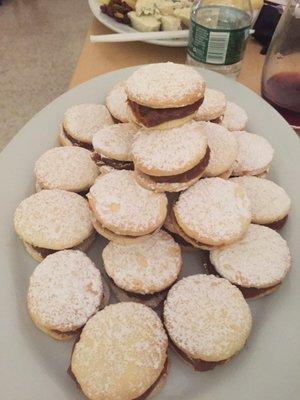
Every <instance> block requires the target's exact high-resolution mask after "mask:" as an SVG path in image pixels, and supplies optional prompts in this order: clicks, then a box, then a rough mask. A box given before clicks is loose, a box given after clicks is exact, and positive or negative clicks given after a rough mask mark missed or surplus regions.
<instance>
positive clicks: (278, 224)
mask: <svg viewBox="0 0 300 400" xmlns="http://www.w3.org/2000/svg"><path fill="white" fill-rule="evenodd" d="M287 219H288V215H286V216H285V217H284V218H282V219H279V220H278V221H274V222H271V223H270V224H263V225H264V226H267V227H268V228H271V229H275V230H276V231H277V230H278V229H281V228H282V227H283V225H284V224H285V223H286V221H287Z"/></svg>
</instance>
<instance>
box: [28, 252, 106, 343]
mask: <svg viewBox="0 0 300 400" xmlns="http://www.w3.org/2000/svg"><path fill="white" fill-rule="evenodd" d="M103 302H104V291H103V285H102V279H101V275H100V272H99V270H98V269H97V268H96V267H95V265H94V263H93V262H92V261H91V260H90V259H89V258H88V257H87V256H86V255H85V254H84V253H82V252H81V251H78V250H63V251H58V252H56V253H55V254H51V255H49V256H48V257H46V258H45V260H43V261H42V262H41V263H40V264H39V265H38V266H37V267H36V268H35V270H34V272H33V274H32V275H31V277H30V281H29V289H28V295H27V306H28V311H29V314H30V316H31V318H32V320H33V322H34V323H35V325H36V326H37V327H38V328H39V329H40V330H41V331H43V332H45V333H47V334H48V335H50V336H51V337H53V338H54V339H58V340H67V339H71V338H72V337H74V336H75V335H77V334H79V333H80V330H81V328H82V327H83V326H84V325H85V323H86V322H87V320H88V319H89V318H90V317H91V316H92V315H94V314H95V313H96V312H97V311H98V310H99V309H100V308H101V307H103V305H104V304H103Z"/></svg>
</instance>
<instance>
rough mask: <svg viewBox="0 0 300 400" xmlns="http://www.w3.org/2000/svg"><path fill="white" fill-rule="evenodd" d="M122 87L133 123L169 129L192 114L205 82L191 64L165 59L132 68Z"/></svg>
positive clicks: (198, 102)
mask: <svg viewBox="0 0 300 400" xmlns="http://www.w3.org/2000/svg"><path fill="white" fill-rule="evenodd" d="M125 90H126V94H127V97H128V105H129V109H130V113H131V117H132V119H133V121H134V122H136V123H137V124H139V125H142V126H145V127H147V128H154V127H155V128H157V129H170V128H173V127H176V126H180V125H183V124H184V123H185V122H187V121H189V120H191V119H192V118H193V117H194V115H195V113H196V112H197V110H198V108H199V106H200V105H201V104H202V102H203V98H204V90H205V82H204V80H203V78H202V76H201V75H200V74H199V73H198V72H197V71H196V70H195V69H193V68H192V67H190V66H187V65H182V64H175V63H172V62H166V63H157V64H149V65H145V66H143V67H141V68H139V69H138V70H136V71H135V72H134V73H133V74H132V75H131V76H130V77H129V79H128V80H127V82H126V88H125Z"/></svg>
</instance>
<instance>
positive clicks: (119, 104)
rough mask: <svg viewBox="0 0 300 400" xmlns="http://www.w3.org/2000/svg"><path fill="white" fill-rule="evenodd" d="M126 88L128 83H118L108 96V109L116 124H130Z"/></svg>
mask: <svg viewBox="0 0 300 400" xmlns="http://www.w3.org/2000/svg"><path fill="white" fill-rule="evenodd" d="M125 87H126V82H118V83H117V84H116V85H114V86H113V88H112V89H111V90H110V91H109V93H108V95H107V96H106V107H107V108H108V110H109V112H110V113H111V115H112V116H113V117H114V119H115V120H116V122H130V113H129V110H128V104H127V94H126V92H125Z"/></svg>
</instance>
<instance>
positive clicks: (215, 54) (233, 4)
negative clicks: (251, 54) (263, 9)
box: [187, 0, 252, 78]
mask: <svg viewBox="0 0 300 400" xmlns="http://www.w3.org/2000/svg"><path fill="white" fill-rule="evenodd" d="M251 23H252V8H251V3H250V0H196V1H195V3H194V5H193V7H192V13H191V23H190V33H189V41H188V47H187V63H188V64H190V65H195V66H200V67H204V68H208V69H211V70H213V71H216V72H219V73H222V74H224V75H227V76H229V77H232V78H236V77H237V75H238V73H239V72H240V69H241V65H242V59H243V55H244V50H245V46H246V42H247V39H248V37H249V33H250V27H251Z"/></svg>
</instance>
